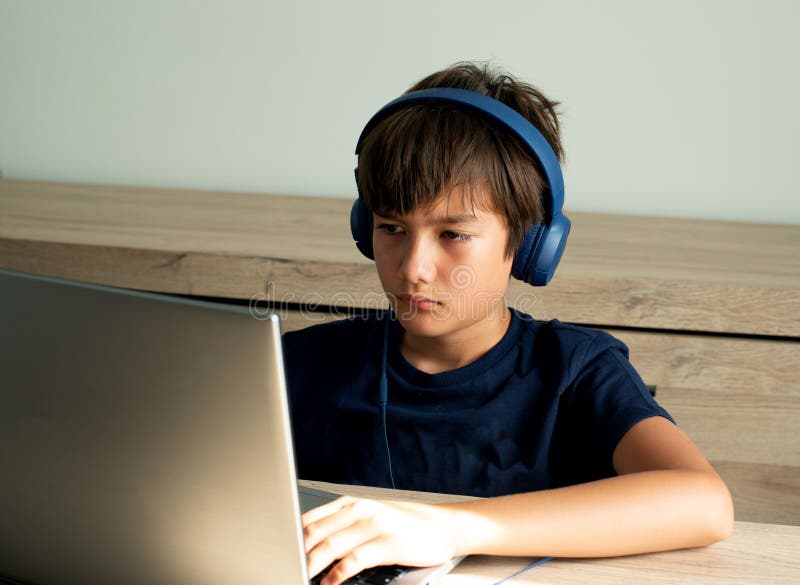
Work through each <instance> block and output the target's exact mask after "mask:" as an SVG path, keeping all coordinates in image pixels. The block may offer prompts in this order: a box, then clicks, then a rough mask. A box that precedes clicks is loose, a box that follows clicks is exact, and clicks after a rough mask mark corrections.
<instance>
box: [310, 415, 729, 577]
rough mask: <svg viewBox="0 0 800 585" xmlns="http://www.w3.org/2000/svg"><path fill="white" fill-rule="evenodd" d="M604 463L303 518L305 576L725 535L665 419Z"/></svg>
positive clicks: (720, 507)
mask: <svg viewBox="0 0 800 585" xmlns="http://www.w3.org/2000/svg"><path fill="white" fill-rule="evenodd" d="M613 463H614V467H615V469H616V471H617V473H619V474H620V475H619V476H617V477H611V478H607V479H602V480H598V481H593V482H590V483H585V484H580V485H575V486H570V487H565V488H559V489H553V490H544V491H539V492H531V493H525V494H516V495H511V496H502V497H497V498H487V499H484V500H474V501H468V502H459V503H455V504H438V505H425V504H416V503H413V504H412V503H409V502H377V501H368V500H359V499H355V498H342V499H341V500H337V502H332V503H331V504H328V505H327V506H325V507H323V508H320V509H318V510H315V511H312V512H310V513H308V514H306V516H304V519H303V520H304V525H305V527H306V540H307V542H306V548H307V551H309V571H310V572H311V573H312V574H315V573H316V572H319V571H320V570H321V569H323V568H324V567H326V566H327V565H328V564H329V563H331V562H332V561H334V560H335V559H337V558H340V559H342V561H341V562H340V563H339V564H338V565H337V566H336V567H335V568H334V570H332V571H331V573H330V574H329V577H330V579H329V580H327V581H325V582H324V583H325V585H334V584H336V583H339V582H340V581H341V580H344V579H345V578H346V577H348V576H351V575H354V574H356V573H357V572H359V571H360V570H362V569H364V568H366V567H369V566H374V565H378V564H389V563H401V564H408V565H428V564H436V563H438V562H444V561H446V560H447V559H449V558H450V557H452V556H459V555H464V554H496V555H520V556H562V557H600V556H616V555H627V554H636V553H643V552H654V551H661V550H671V549H678V548H687V547H697V546H705V545H709V544H712V543H714V542H716V541H718V540H722V539H724V538H727V537H728V536H729V535H730V534H731V532H732V530H733V504H732V501H731V497H730V493H729V491H728V489H727V487H726V486H725V484H724V482H723V481H722V480H721V479H720V477H719V476H718V475H717V474H716V472H715V471H714V469H713V468H712V467H711V465H710V464H709V463H708V461H706V459H705V458H704V457H703V455H702V454H701V453H700V451H699V450H698V449H697V447H695V445H694V444H693V443H692V442H691V440H690V439H689V438H688V437H686V435H685V434H684V433H683V432H682V431H681V430H680V429H679V428H678V427H676V426H675V425H674V424H672V423H671V422H670V421H668V420H667V419H665V418H663V417H658V416H656V417H651V418H648V419H645V420H643V421H640V422H639V423H637V424H636V425H634V426H633V427H632V428H631V429H630V430H629V431H628V432H627V433H626V434H625V436H624V437H623V438H622V439H621V440H620V442H619V443H618V445H617V447H616V449H615V451H614V457H613Z"/></svg>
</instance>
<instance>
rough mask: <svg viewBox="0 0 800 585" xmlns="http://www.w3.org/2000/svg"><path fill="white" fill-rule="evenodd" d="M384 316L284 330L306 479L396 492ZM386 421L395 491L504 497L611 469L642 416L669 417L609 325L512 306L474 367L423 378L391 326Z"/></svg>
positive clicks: (297, 445)
mask: <svg viewBox="0 0 800 585" xmlns="http://www.w3.org/2000/svg"><path fill="white" fill-rule="evenodd" d="M384 315H385V314H381V313H377V314H375V313H373V314H369V315H362V316H358V317H354V318H351V319H346V320H342V321H337V322H332V323H326V324H322V325H316V326H312V327H309V328H307V329H304V330H300V331H293V332H289V333H286V334H284V336H283V345H284V359H285V362H286V368H287V381H288V385H289V402H290V409H291V416H292V424H293V430H294V441H295V451H296V457H297V465H298V475H299V477H301V478H303V479H313V480H322V481H330V482H335V483H346V484H361V485H371V486H379V487H388V486H390V485H391V482H390V478H389V465H388V461H387V453H386V445H385V442H384V434H383V433H384V431H383V425H382V421H381V414H380V406H379V377H380V372H381V358H382V352H383V345H384V327H385V324H386V323H387V319H386V317H385V316H384ZM388 327H389V331H388V343H387V376H388V405H387V415H386V426H387V436H388V442H389V446H390V450H391V457H392V467H393V474H394V479H395V483H396V486H397V488H400V489H410V490H419V491H429V492H439V493H453V494H465V495H472V496H497V495H504V494H510V493H518V492H527V491H536V490H542V489H550V488H556V487H562V486H566V485H573V484H577V483H584V482H587V481H592V480H595V479H600V478H605V477H611V476H614V475H616V473H615V471H614V468H613V466H612V462H611V459H612V455H613V453H614V449H615V447H616V445H617V443H618V442H619V440H620V439H621V438H622V436H623V435H624V434H625V433H626V432H627V431H628V430H629V429H630V428H631V427H632V426H633V425H634V424H636V423H637V422H639V421H641V420H643V419H646V418H649V417H651V416H663V417H666V418H667V419H669V420H670V421H672V422H673V423H674V420H673V419H672V417H671V416H670V415H669V414H668V413H667V411H666V410H664V409H663V408H662V407H661V406H659V405H658V404H657V403H656V401H655V400H654V399H653V398H652V397H651V396H650V393H649V392H648V390H647V388H646V387H645V385H644V383H643V382H642V379H641V378H640V376H639V374H638V373H637V372H636V370H635V369H634V368H633V366H631V364H630V362H629V361H628V348H627V347H626V346H625V345H624V344H623V343H622V342H621V341H619V340H617V339H616V338H614V337H613V336H611V335H609V334H608V333H605V332H603V331H596V330H592V329H587V328H584V327H577V326H574V325H567V324H564V323H561V322H559V321H558V320H553V321H536V320H534V319H533V318H532V317H530V316H529V315H526V314H524V313H521V312H519V311H516V310H514V309H511V323H510V324H509V327H508V330H507V332H506V334H505V336H504V337H503V338H502V339H501V340H500V341H499V342H498V343H497V344H496V345H495V346H494V347H493V348H492V349H490V350H489V351H488V352H487V353H486V354H484V355H483V356H482V357H480V358H479V359H478V360H476V361H474V362H472V363H470V364H468V365H466V366H463V367H461V368H458V369H455V370H450V371H447V372H441V373H438V374H428V373H425V372H422V371H420V370H418V369H417V368H415V367H414V366H413V365H411V364H410V363H409V362H408V361H407V360H406V359H405V358H404V357H403V355H402V353H401V352H400V342H401V340H402V334H403V329H402V326H401V325H400V324H399V323H398V322H397V321H395V320H392V319H389V320H388Z"/></svg>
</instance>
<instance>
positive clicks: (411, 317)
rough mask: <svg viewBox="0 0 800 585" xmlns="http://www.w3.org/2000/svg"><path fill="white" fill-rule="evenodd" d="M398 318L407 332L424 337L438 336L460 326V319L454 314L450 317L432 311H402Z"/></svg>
mask: <svg viewBox="0 0 800 585" xmlns="http://www.w3.org/2000/svg"><path fill="white" fill-rule="evenodd" d="M397 320H398V321H399V322H400V325H402V326H403V329H404V330H405V331H406V332H407V333H411V334H413V335H420V336H423V337H438V336H440V335H444V334H446V333H449V332H451V331H452V330H453V329H458V328H459V323H458V320H457V319H455V320H454V319H453V318H452V316H450V318H448V317H447V316H445V315H441V314H440V315H437V314H436V313H431V312H425V313H423V312H417V313H405V314H404V313H402V312H400V313H398V315H397ZM462 325H463V324H462Z"/></svg>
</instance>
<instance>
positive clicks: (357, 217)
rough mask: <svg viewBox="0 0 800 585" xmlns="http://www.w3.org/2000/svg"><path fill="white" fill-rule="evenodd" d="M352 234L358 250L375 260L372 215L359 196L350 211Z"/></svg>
mask: <svg viewBox="0 0 800 585" xmlns="http://www.w3.org/2000/svg"><path fill="white" fill-rule="evenodd" d="M350 233H351V234H352V236H353V239H354V240H355V242H356V248H358V249H359V251H360V252H361V253H362V254H364V256H366V257H367V258H369V259H370V260H374V259H375V254H374V252H373V251H372V213H371V212H370V210H369V209H367V206H366V204H365V203H364V201H363V200H362V199H361V197H360V196H359V198H358V199H356V201H355V203H353V207H352V208H351V209H350Z"/></svg>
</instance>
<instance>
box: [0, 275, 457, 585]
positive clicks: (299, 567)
mask: <svg viewBox="0 0 800 585" xmlns="http://www.w3.org/2000/svg"><path fill="white" fill-rule="evenodd" d="M0 470H2V471H0V473H2V478H3V479H2V480H0V518H2V521H0V577H2V579H5V580H7V581H9V582H18V583H28V584H33V585H51V584H52V585H55V584H58V585H73V584H74V585H93V584H103V585H107V584H108V583H115V584H117V585H126V584H136V585H141V584H143V583H159V584H160V585H189V584H191V585H202V584H206V583H207V584H212V583H213V584H214V585H218V584H219V583H226V584H228V585H238V584H244V583H247V584H259V583H263V584H265V585H271V584H274V583H281V584H286V585H305V584H307V583H308V582H309V580H308V574H307V570H306V558H305V553H304V547H303V537H302V528H301V523H300V514H301V509H302V508H301V498H300V495H299V493H298V489H297V482H296V475H295V461H294V454H293V450H292V434H291V427H290V421H289V414H288V408H287V395H286V382H285V379H284V371H283V357H282V353H281V339H280V331H279V322H278V319H277V317H276V316H274V315H272V316H270V317H269V318H266V319H257V318H254V317H253V316H252V315H251V314H250V311H249V310H248V309H247V308H245V307H240V306H235V305H225V304H216V303H208V302H201V301H196V300H191V299H186V298H181V297H172V296H167V295H158V294H151V293H143V292H137V291H130V290H125V289H116V288H111V287H104V286H97V285H91V284H83V283H78V282H73V281H67V280H63V279H57V278H48V277H41V276H33V275H29V274H24V273H19V272H12V271H8V270H2V269H0ZM303 492H304V498H305V499H306V500H307V501H306V502H305V503H304V504H303V506H304V507H305V508H310V507H313V506H315V505H319V504H321V503H324V502H325V501H327V500H329V499H331V498H334V497H336V496H333V495H331V494H327V493H325V492H318V491H315V490H303ZM453 564H454V563H448V564H446V565H444V566H441V567H434V568H430V569H414V570H406V569H403V568H392V571H394V573H396V574H400V575H401V577H400V579H399V580H398V581H397V582H396V585H422V584H425V583H427V582H428V581H429V580H431V579H432V578H434V577H435V576H436V575H439V574H441V573H442V572H445V571H447V570H449V569H450V568H451V566H452V565H453ZM367 578H368V580H369V581H370V582H372V583H375V582H381V583H385V581H380V578H379V577H375V578H376V579H378V581H376V580H375V579H370V578H369V576H367Z"/></svg>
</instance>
